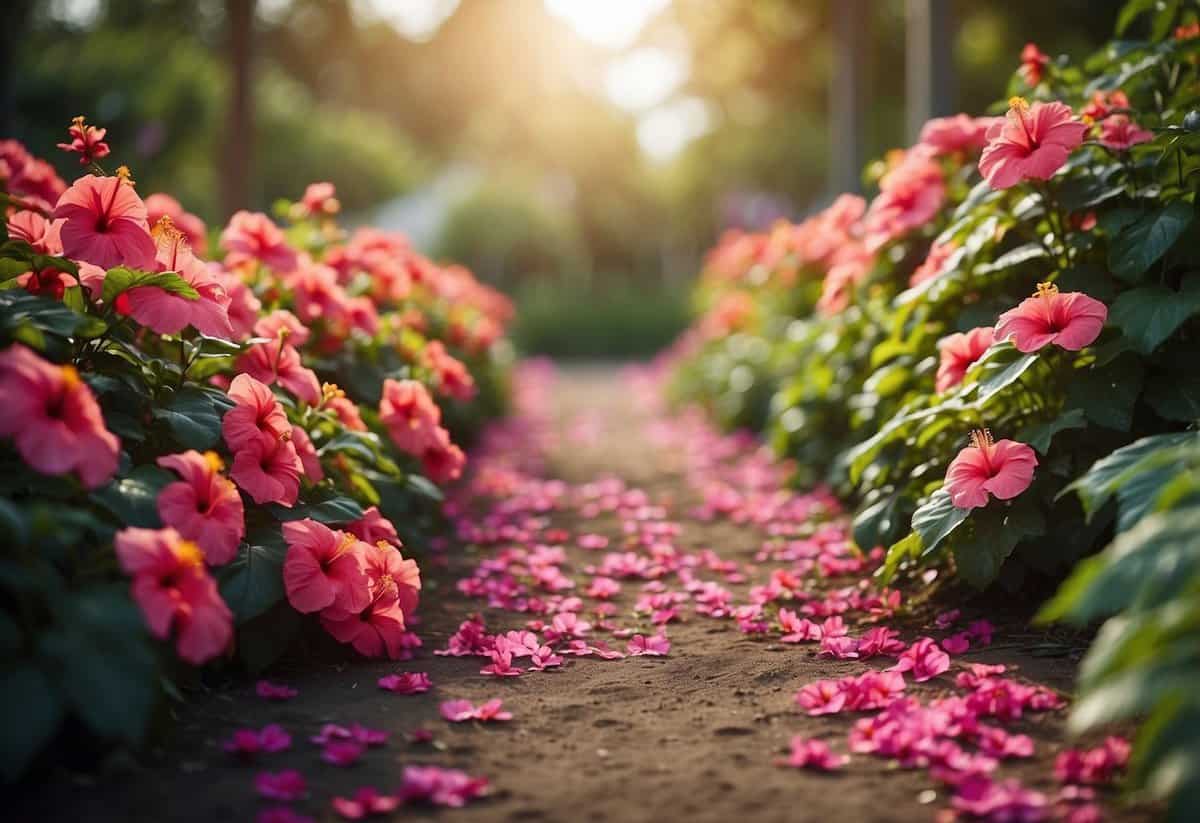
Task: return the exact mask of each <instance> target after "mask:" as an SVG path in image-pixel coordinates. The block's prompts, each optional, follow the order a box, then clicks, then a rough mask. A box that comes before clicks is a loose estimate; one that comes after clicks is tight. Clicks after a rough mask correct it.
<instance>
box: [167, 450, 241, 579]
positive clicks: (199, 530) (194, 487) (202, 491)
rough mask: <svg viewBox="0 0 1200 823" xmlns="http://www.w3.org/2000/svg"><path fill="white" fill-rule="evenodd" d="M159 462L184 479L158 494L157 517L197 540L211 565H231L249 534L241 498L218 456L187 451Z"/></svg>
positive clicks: (187, 536)
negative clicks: (227, 476)
mask: <svg viewBox="0 0 1200 823" xmlns="http://www.w3.org/2000/svg"><path fill="white" fill-rule="evenodd" d="M157 462H158V465H160V466H162V467H163V468H166V469H171V470H172V471H174V472H175V473H176V474H178V475H179V476H180V478H182V479H181V480H180V481H179V482H178V483H168V484H167V485H166V486H164V487H163V490H162V491H161V492H159V493H158V516H159V517H160V518H162V521H163V523H164V524H166V525H168V526H172V527H174V528H175V529H176V530H177V531H178V532H179V533H180V534H181V535H183V536H184V537H185V538H187V539H188V540H194V541H195V542H196V544H197V545H198V546H199V547H200V549H201V551H203V552H204V559H205V560H206V561H208V563H209V564H210V565H213V566H220V565H221V564H223V563H228V562H229V561H230V560H232V559H233V558H234V556H235V555H236V554H237V549H238V545H239V544H240V543H241V541H242V537H243V536H244V535H245V534H246V519H245V513H244V510H243V508H242V496H241V495H240V494H238V491H237V488H235V487H234V485H233V483H231V482H230V481H229V480H228V478H226V477H224V476H223V475H222V474H221V468H222V464H221V458H220V457H218V456H217V454H216V452H206V453H204V454H201V453H200V452H198V451H185V452H182V453H180V454H168V455H164V456H163V457H160V458H158V461H157Z"/></svg>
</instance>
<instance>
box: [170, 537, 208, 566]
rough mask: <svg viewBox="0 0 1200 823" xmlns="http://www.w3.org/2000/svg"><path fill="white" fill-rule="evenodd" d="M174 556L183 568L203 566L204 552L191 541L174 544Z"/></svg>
mask: <svg viewBox="0 0 1200 823" xmlns="http://www.w3.org/2000/svg"><path fill="white" fill-rule="evenodd" d="M175 556H176V557H178V558H179V562H180V564H181V565H184V566H203V565H204V552H202V551H200V547H199V546H197V545H196V544H195V543H193V542H192V541H191V540H180V541H179V542H178V543H176V544H175Z"/></svg>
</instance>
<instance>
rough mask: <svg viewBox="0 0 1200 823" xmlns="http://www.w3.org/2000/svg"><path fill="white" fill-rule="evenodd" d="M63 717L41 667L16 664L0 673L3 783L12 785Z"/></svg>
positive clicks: (60, 707)
mask: <svg viewBox="0 0 1200 823" xmlns="http://www.w3.org/2000/svg"><path fill="white" fill-rule="evenodd" d="M62 716H63V709H62V699H61V698H60V697H59V696H58V692H57V691H56V690H55V688H54V685H53V684H52V683H51V682H50V680H49V679H48V678H47V677H46V673H45V672H43V671H42V670H41V669H40V668H38V667H37V666H34V665H32V664H30V663H18V664H17V665H15V666H13V667H10V668H6V669H5V670H4V671H2V672H0V724H2V726H3V728H4V734H2V735H0V775H3V777H4V779H5V781H6V782H9V783H12V782H15V781H16V779H17V778H18V777H20V776H21V774H22V773H23V772H24V771H25V769H26V768H27V767H28V766H29V763H30V761H32V760H33V758H34V756H35V755H36V754H37V753H38V752H39V751H40V750H41V749H42V747H44V746H45V745H46V744H47V743H49V742H50V740H51V738H53V737H54V733H55V732H57V731H58V724H59V723H60V722H61V721H62Z"/></svg>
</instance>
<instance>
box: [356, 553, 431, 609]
mask: <svg viewBox="0 0 1200 823" xmlns="http://www.w3.org/2000/svg"><path fill="white" fill-rule="evenodd" d="M363 546H365V549H364V563H365V566H364V569H365V571H366V573H367V579H368V580H369V581H370V584H371V588H372V589H373V590H374V591H375V592H376V594H377V596H378V595H386V596H387V597H394V598H395V599H396V601H397V603H398V604H399V606H400V610H401V611H403V612H404V616H405V617H409V616H410V615H412V614H414V613H415V612H416V610H417V601H418V599H419V597H420V592H421V570H420V569H419V568H418V567H417V561H415V560H412V559H406V558H404V556H403V555H401V554H400V549H398V548H397V547H396V546H394V545H392V544H391V543H388V542H386V541H380V542H378V543H374V544H370V543H364V544H363Z"/></svg>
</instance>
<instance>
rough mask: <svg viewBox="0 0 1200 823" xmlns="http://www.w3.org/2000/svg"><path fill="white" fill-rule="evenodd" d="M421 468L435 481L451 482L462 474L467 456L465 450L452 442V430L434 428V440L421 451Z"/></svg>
mask: <svg viewBox="0 0 1200 823" xmlns="http://www.w3.org/2000/svg"><path fill="white" fill-rule="evenodd" d="M420 456H421V468H422V469H424V471H425V474H426V475H428V476H429V479H430V480H432V481H433V482H434V483H449V482H450V481H451V480H457V479H458V478H459V477H461V476H462V470H463V467H464V466H466V464H467V456H466V455H465V454H464V453H463V450H462V449H460V448H459V447H458V446H456V445H455V444H454V443H452V442H450V432H448V431H446V430H445V429H443V428H440V427H439V428H437V429H434V432H433V440H432V442H430V443H428V444H427V445H426V446H425V449H424V451H422V452H421V455H420Z"/></svg>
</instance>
